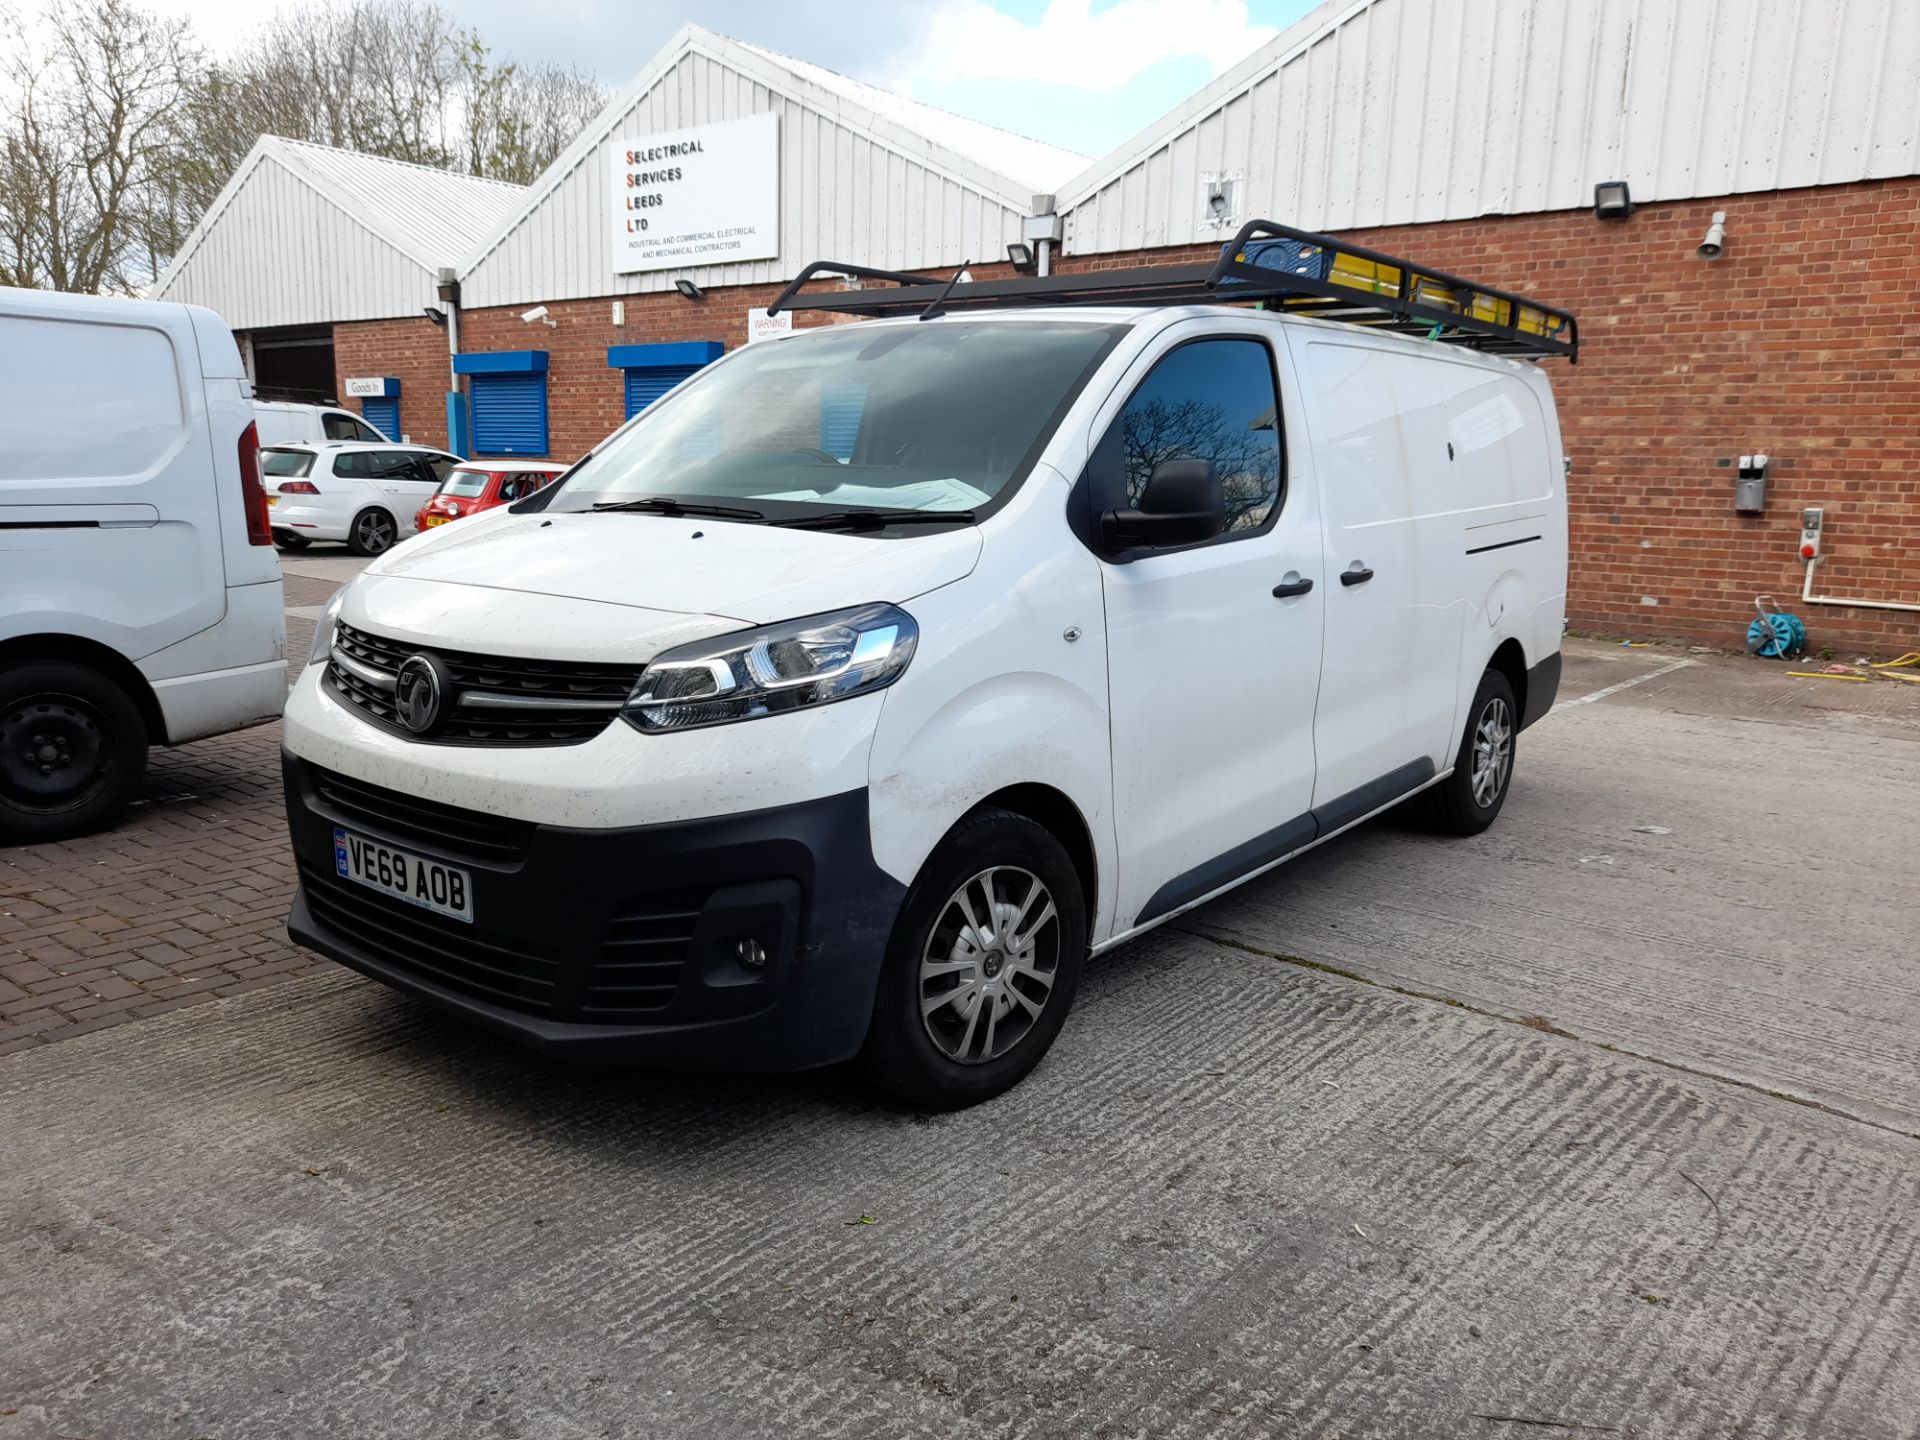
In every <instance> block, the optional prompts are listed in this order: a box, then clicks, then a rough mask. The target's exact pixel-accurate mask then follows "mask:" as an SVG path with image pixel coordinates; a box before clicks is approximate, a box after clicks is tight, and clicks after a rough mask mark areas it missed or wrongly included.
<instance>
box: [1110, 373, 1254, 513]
mask: <svg viewBox="0 0 1920 1440" xmlns="http://www.w3.org/2000/svg"><path fill="white" fill-rule="evenodd" d="M1120 429H1121V437H1122V454H1123V455H1124V457H1125V460H1124V464H1125V467H1126V478H1127V500H1128V503H1130V504H1133V503H1138V501H1139V499H1140V495H1141V492H1143V491H1144V490H1145V489H1146V488H1147V481H1148V480H1149V479H1151V478H1152V476H1153V472H1154V471H1155V470H1157V469H1158V468H1159V467H1160V466H1161V465H1162V464H1164V463H1165V462H1166V461H1168V460H1211V461H1212V462H1213V465H1214V468H1215V470H1217V471H1218V472H1219V474H1220V479H1221V482H1222V484H1223V486H1224V487H1225V489H1226V494H1227V526H1226V528H1227V529H1229V530H1244V529H1250V528H1252V527H1253V526H1256V525H1259V524H1260V523H1261V522H1263V521H1264V520H1265V519H1266V517H1267V511H1268V510H1269V509H1270V508H1271V507H1272V505H1273V501H1274V499H1275V497H1276V496H1277V495H1278V493H1279V488H1280V446H1279V439H1278V436H1277V434H1276V432H1275V430H1274V422H1273V417H1272V414H1271V413H1269V414H1267V415H1263V416H1259V417H1256V419H1255V420H1254V421H1253V422H1252V423H1247V422H1240V423H1235V422H1234V421H1232V420H1230V419H1229V418H1228V416H1227V411H1226V407H1225V406H1222V405H1215V404H1210V403H1209V402H1207V401H1205V400H1179V401H1171V402H1170V401H1167V400H1163V399H1161V398H1159V397H1158V396H1155V397H1153V398H1152V399H1148V400H1138V399H1136V400H1135V401H1133V402H1132V403H1131V404H1129V405H1128V406H1127V408H1126V410H1125V411H1123V412H1122V418H1121V425H1120Z"/></svg>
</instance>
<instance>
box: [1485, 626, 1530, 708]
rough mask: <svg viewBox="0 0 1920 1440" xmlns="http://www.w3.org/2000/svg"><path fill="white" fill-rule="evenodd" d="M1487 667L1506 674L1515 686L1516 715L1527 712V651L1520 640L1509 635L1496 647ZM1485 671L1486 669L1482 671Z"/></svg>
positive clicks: (1508, 681)
mask: <svg viewBox="0 0 1920 1440" xmlns="http://www.w3.org/2000/svg"><path fill="white" fill-rule="evenodd" d="M1486 668H1487V669H1488V670H1497V671H1499V672H1500V673H1501V674H1502V675H1504V676H1506V678H1507V684H1509V685H1511V686H1512V687H1513V705H1514V713H1515V714H1516V715H1524V714H1526V713H1527V652H1526V650H1525V648H1524V647H1522V645H1521V644H1520V641H1519V640H1518V639H1517V638H1516V637H1514V636H1511V635H1509V636H1508V637H1507V638H1506V639H1505V640H1502V641H1501V642H1500V643H1499V644H1498V645H1496V646H1495V647H1494V650H1493V654H1492V655H1491V656H1490V657H1488V660H1487V665H1486ZM1482 673H1483V674H1484V673H1485V672H1484V671H1483V672H1482Z"/></svg>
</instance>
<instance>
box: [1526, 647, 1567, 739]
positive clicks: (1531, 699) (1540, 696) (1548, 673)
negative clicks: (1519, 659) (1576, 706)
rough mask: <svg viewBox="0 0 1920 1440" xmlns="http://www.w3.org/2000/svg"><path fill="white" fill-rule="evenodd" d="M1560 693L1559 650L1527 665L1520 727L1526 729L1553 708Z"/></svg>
mask: <svg viewBox="0 0 1920 1440" xmlns="http://www.w3.org/2000/svg"><path fill="white" fill-rule="evenodd" d="M1559 693H1560V652H1559V651H1558V650H1556V651H1554V652H1553V654H1551V655H1549V656H1547V658H1546V659H1544V660H1542V661H1541V662H1540V663H1539V664H1538V665H1529V666H1528V667H1527V703H1526V706H1525V708H1524V710H1523V713H1522V714H1521V716H1520V728H1521V729H1522V730H1524V729H1526V728H1527V727H1528V726H1529V725H1531V724H1533V722H1534V721H1536V720H1538V719H1541V718H1542V717H1543V716H1545V715H1546V713H1547V712H1548V711H1549V710H1551V709H1553V700H1554V697H1555V696H1556V695H1558V694H1559Z"/></svg>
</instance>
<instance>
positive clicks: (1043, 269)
mask: <svg viewBox="0 0 1920 1440" xmlns="http://www.w3.org/2000/svg"><path fill="white" fill-rule="evenodd" d="M1039 247H1040V253H1039V256H1038V263H1037V264H1035V266H1034V267H1033V273H1034V274H1035V275H1048V274H1051V273H1052V268H1051V267H1050V266H1049V265H1048V264H1047V256H1048V252H1050V251H1051V250H1052V249H1053V242H1052V241H1051V240H1042V241H1040V242H1039Z"/></svg>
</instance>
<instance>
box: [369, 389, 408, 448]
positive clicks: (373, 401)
mask: <svg viewBox="0 0 1920 1440" xmlns="http://www.w3.org/2000/svg"><path fill="white" fill-rule="evenodd" d="M360 413H361V414H362V415H364V416H365V417H366V421H367V423H368V424H369V425H371V426H373V428H374V429H376V430H378V431H379V432H380V433H381V434H382V435H384V436H386V437H387V439H389V440H392V441H394V442H395V443H396V444H397V443H399V440H400V397H399V396H398V395H389V396H387V397H385V398H384V399H379V398H371V397H370V398H368V399H365V400H362V401H361V402H360Z"/></svg>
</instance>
